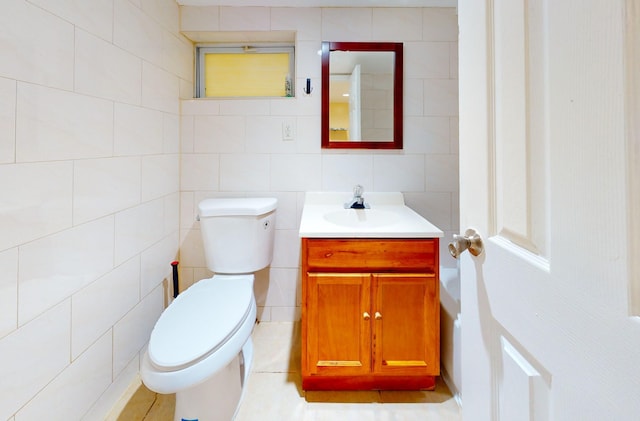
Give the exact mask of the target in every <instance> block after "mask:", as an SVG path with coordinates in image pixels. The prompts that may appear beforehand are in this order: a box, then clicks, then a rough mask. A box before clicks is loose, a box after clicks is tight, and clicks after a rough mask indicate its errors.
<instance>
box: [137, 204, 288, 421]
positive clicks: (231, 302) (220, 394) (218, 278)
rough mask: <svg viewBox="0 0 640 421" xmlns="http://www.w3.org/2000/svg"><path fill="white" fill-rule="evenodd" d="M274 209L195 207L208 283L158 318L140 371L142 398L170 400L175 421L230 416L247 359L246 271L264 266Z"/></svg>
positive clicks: (249, 274) (220, 420)
mask: <svg viewBox="0 0 640 421" xmlns="http://www.w3.org/2000/svg"><path fill="white" fill-rule="evenodd" d="M276 204H277V201H276V199H271V198H260V199H208V200H205V201H203V202H201V203H200V204H199V217H200V221H201V231H202V236H203V240H204V246H205V254H206V258H207V266H208V267H209V269H211V270H212V271H213V272H214V273H215V275H214V276H213V277H212V278H209V279H203V280H200V281H198V282H196V283H195V284H193V285H192V286H191V287H189V288H188V289H187V290H186V291H184V292H183V293H181V294H180V295H178V296H177V297H176V299H175V300H174V301H173V302H172V303H171V304H170V305H169V306H168V307H167V309H166V310H165V311H164V312H163V313H162V314H161V316H160V318H159V319H158V321H157V322H156V324H155V326H154V328H153V331H152V332H151V337H150V339H149V345H148V348H147V352H145V354H144V356H143V358H142V364H141V370H140V372H141V377H142V381H143V383H144V384H145V385H146V386H147V387H148V388H149V389H150V390H153V391H155V392H157V393H165V394H169V393H175V394H176V410H175V415H174V420H176V421H181V420H197V421H230V420H231V419H233V417H234V416H235V413H236V411H237V409H238V407H239V403H240V401H241V399H242V394H243V392H244V390H245V388H244V386H245V384H246V380H247V378H248V375H249V373H250V371H251V362H252V359H253V343H252V341H251V332H252V330H253V326H254V324H255V320H256V302H255V297H254V293H253V283H254V275H253V271H256V270H259V269H262V268H263V267H266V266H268V265H269V264H270V263H271V259H272V256H273V237H274V229H275V208H276ZM238 256H240V257H238ZM216 269H217V270H216ZM221 269H224V271H225V272H226V273H220V272H222V270H221Z"/></svg>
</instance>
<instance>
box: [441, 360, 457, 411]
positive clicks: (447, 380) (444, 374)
mask: <svg viewBox="0 0 640 421" xmlns="http://www.w3.org/2000/svg"><path fill="white" fill-rule="evenodd" d="M440 377H441V378H442V380H443V381H444V383H445V384H446V385H447V387H448V388H449V390H450V391H451V394H452V395H453V399H455V401H456V403H457V404H458V406H459V407H460V408H462V395H461V394H460V391H459V390H458V389H457V388H456V385H455V383H454V382H453V380H452V379H451V376H449V373H447V371H446V370H445V369H444V367H440Z"/></svg>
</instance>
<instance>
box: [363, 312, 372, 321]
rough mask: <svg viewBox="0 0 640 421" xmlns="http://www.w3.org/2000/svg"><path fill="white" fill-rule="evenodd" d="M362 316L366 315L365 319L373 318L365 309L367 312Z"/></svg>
mask: <svg viewBox="0 0 640 421" xmlns="http://www.w3.org/2000/svg"><path fill="white" fill-rule="evenodd" d="M362 317H364V319H365V320H369V319H370V318H371V315H370V314H369V313H367V312H366V311H365V312H364V313H363V314H362Z"/></svg>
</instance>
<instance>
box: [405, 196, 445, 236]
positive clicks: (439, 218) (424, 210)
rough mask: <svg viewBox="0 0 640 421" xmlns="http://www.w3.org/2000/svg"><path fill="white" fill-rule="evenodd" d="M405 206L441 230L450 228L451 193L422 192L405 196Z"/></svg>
mask: <svg viewBox="0 0 640 421" xmlns="http://www.w3.org/2000/svg"><path fill="white" fill-rule="evenodd" d="M404 199H405V202H406V204H407V206H409V207H411V209H413V210H415V211H416V212H418V213H419V214H420V215H422V216H424V217H425V218H426V219H428V220H429V222H431V223H432V224H434V225H435V226H437V227H438V228H440V229H441V230H450V229H451V227H452V220H451V215H452V209H451V206H452V205H451V193H449V192H424V193H407V194H405V198H404Z"/></svg>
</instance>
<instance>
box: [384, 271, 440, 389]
mask: <svg viewBox="0 0 640 421" xmlns="http://www.w3.org/2000/svg"><path fill="white" fill-rule="evenodd" d="M438 287H439V286H438V281H437V279H436V276H435V275H434V274H415V275H414V274H376V275H373V297H374V299H373V301H374V305H373V308H372V310H373V315H372V316H373V319H374V320H373V323H374V334H375V338H374V348H373V349H374V353H373V359H374V372H377V373H379V374H397V375H430V376H436V375H439V374H440V304H439V295H438V292H439V290H438Z"/></svg>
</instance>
